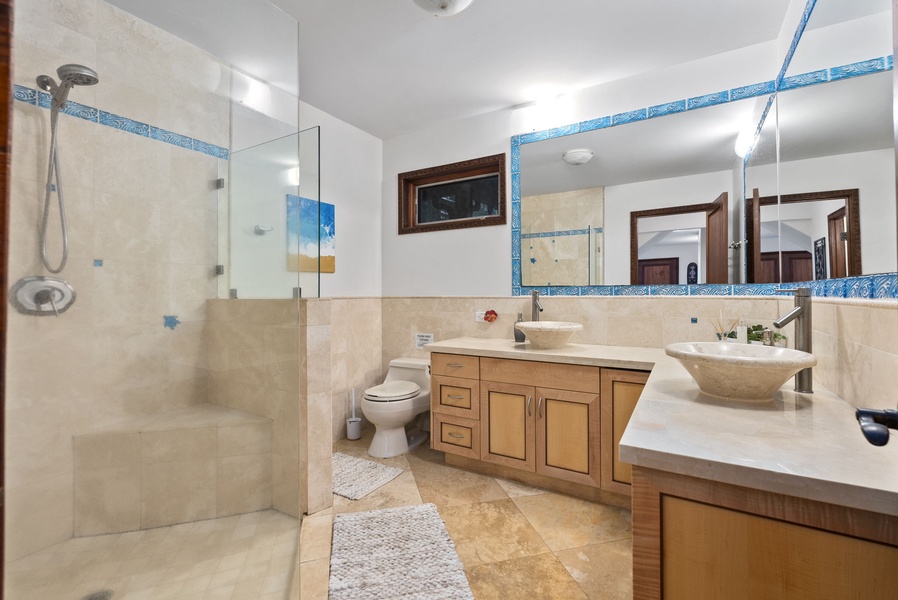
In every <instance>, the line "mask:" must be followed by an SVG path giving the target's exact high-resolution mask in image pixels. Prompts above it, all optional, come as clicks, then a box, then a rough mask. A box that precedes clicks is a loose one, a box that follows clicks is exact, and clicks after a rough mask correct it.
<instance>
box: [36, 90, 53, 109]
mask: <svg viewBox="0 0 898 600" xmlns="http://www.w3.org/2000/svg"><path fill="white" fill-rule="evenodd" d="M52 103H53V101H52V99H51V98H50V94H48V93H47V92H38V93H37V105H38V106H40V107H41V108H50V105H51V104H52Z"/></svg>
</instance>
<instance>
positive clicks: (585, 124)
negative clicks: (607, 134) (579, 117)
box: [580, 116, 611, 133]
mask: <svg viewBox="0 0 898 600" xmlns="http://www.w3.org/2000/svg"><path fill="white" fill-rule="evenodd" d="M608 127H611V117H610V116H605V117H599V118H597V119H589V120H588V121H580V132H581V133H582V132H584V131H595V130H596V129H607V128H608Z"/></svg>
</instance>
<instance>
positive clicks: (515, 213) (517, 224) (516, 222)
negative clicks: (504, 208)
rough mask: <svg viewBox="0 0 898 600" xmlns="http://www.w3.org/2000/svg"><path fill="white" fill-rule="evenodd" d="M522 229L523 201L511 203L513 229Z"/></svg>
mask: <svg viewBox="0 0 898 600" xmlns="http://www.w3.org/2000/svg"><path fill="white" fill-rule="evenodd" d="M520 229H521V203H520V202H512V203H511V230H512V231H519V230H520Z"/></svg>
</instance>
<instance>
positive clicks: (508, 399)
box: [431, 353, 648, 505]
mask: <svg viewBox="0 0 898 600" xmlns="http://www.w3.org/2000/svg"><path fill="white" fill-rule="evenodd" d="M431 370H432V376H431V415H432V418H431V426H432V435H431V447H432V448H433V449H434V450H439V451H441V452H446V453H447V454H446V462H447V464H454V465H456V466H462V467H465V468H470V469H474V470H478V471H481V472H485V473H489V474H492V475H494V476H498V477H505V478H508V479H516V480H518V481H522V482H524V483H529V484H532V485H542V486H543V487H549V488H553V489H558V490H559V491H563V492H566V493H570V494H573V495H578V496H581V497H586V498H590V499H597V500H603V501H608V500H609V498H608V497H609V496H614V498H612V500H616V499H620V500H617V502H618V503H619V504H620V505H624V504H625V503H626V504H628V502H627V499H626V497H625V496H628V495H629V493H630V485H629V471H628V470H627V469H628V467H629V465H627V464H625V463H621V462H620V461H619V460H618V456H617V443H618V442H619V441H620V437H621V435H622V434H623V430H624V428H625V427H626V425H627V421H628V420H629V418H630V414H632V412H633V408H634V407H635V405H636V401H637V400H638V398H639V394H640V393H641V391H642V387H643V386H644V384H645V381H646V379H647V378H648V373H644V372H640V371H625V370H618V369H605V368H599V367H596V366H586V365H572V364H565V363H547V362H538V361H528V360H514V359H499V358H487V357H475V356H466V355H455V354H439V353H433V354H432V355H431ZM458 457H463V458H458ZM606 471H607V473H606ZM572 484H573V485H572ZM600 489H601V490H602V491H600ZM605 491H608V492H612V494H605V493H604V492H605ZM616 494H622V495H623V496H618V495H616ZM612 503H614V502H612Z"/></svg>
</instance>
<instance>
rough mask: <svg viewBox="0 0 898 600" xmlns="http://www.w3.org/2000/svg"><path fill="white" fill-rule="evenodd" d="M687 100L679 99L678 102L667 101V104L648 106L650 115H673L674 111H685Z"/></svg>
mask: <svg viewBox="0 0 898 600" xmlns="http://www.w3.org/2000/svg"><path fill="white" fill-rule="evenodd" d="M685 111H686V101H685V100H678V101H677V102H667V103H666V104H656V105H655V106H650V107H649V108H648V117H649V118H650V119H651V118H653V117H663V116H664V115H672V114H674V113H679V112H685Z"/></svg>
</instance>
